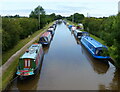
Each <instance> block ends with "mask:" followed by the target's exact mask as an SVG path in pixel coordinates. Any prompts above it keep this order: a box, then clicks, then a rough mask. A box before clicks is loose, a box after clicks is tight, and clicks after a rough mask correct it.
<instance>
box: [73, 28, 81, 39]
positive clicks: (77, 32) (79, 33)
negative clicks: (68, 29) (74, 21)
mask: <svg viewBox="0 0 120 92" xmlns="http://www.w3.org/2000/svg"><path fill="white" fill-rule="evenodd" d="M74 35H75V37H77V38H78V39H80V38H81V37H82V31H79V30H74Z"/></svg>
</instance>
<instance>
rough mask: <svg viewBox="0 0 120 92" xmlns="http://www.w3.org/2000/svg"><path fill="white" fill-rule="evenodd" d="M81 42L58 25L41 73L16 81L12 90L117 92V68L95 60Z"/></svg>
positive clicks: (61, 25)
mask: <svg viewBox="0 0 120 92" xmlns="http://www.w3.org/2000/svg"><path fill="white" fill-rule="evenodd" d="M78 42H79V41H76V40H75V38H74V35H71V32H70V31H69V29H68V28H67V27H66V26H65V25H64V24H63V23H62V24H59V25H57V28H56V31H55V35H54V40H52V41H51V44H50V47H45V48H44V52H45V55H44V60H43V64H42V69H41V73H40V74H38V76H36V77H34V78H33V79H32V80H25V81H26V82H20V81H15V82H14V83H12V84H11V88H10V90H14V89H17V90H25V89H29V90H117V89H118V85H119V80H120V79H118V75H119V74H118V71H116V69H115V68H114V66H112V64H110V63H103V62H104V61H102V60H95V59H93V58H92V56H91V54H89V52H88V51H87V50H86V48H84V46H82V45H81V44H80V43H79V44H78ZM76 43H77V44H76ZM119 78H120V77H119Z"/></svg>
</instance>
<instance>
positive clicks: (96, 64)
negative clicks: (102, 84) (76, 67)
mask: <svg viewBox="0 0 120 92" xmlns="http://www.w3.org/2000/svg"><path fill="white" fill-rule="evenodd" d="M81 46H82V53H83V54H84V53H85V54H84V55H85V56H86V58H87V59H88V60H89V62H90V64H91V65H92V67H93V70H94V71H95V72H96V73H98V74H104V73H106V72H107V70H108V69H109V63H108V61H105V60H98V59H94V58H93V57H92V55H91V54H90V53H89V52H88V50H87V49H86V48H85V47H84V46H83V45H82V44H81Z"/></svg>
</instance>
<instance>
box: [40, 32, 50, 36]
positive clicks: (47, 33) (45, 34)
mask: <svg viewBox="0 0 120 92" xmlns="http://www.w3.org/2000/svg"><path fill="white" fill-rule="evenodd" d="M49 34H50V32H45V33H43V34H42V36H48V35H49Z"/></svg>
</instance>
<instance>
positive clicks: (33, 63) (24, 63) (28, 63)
mask: <svg viewBox="0 0 120 92" xmlns="http://www.w3.org/2000/svg"><path fill="white" fill-rule="evenodd" d="M56 26H57V25H56V22H55V23H54V24H53V25H52V26H50V27H49V28H48V30H47V31H46V32H45V33H43V34H42V36H41V37H40V38H39V41H38V43H34V44H32V45H31V46H30V47H29V48H28V49H27V50H26V51H25V53H24V54H23V55H22V56H21V57H20V58H19V64H18V67H17V72H16V74H17V75H18V76H19V77H20V78H21V77H26V76H31V75H35V74H36V73H37V72H38V71H39V68H40V65H41V61H42V57H43V55H44V54H43V47H42V46H43V45H48V44H50V42H51V39H52V37H53V35H54V33H55V29H56Z"/></svg>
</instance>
